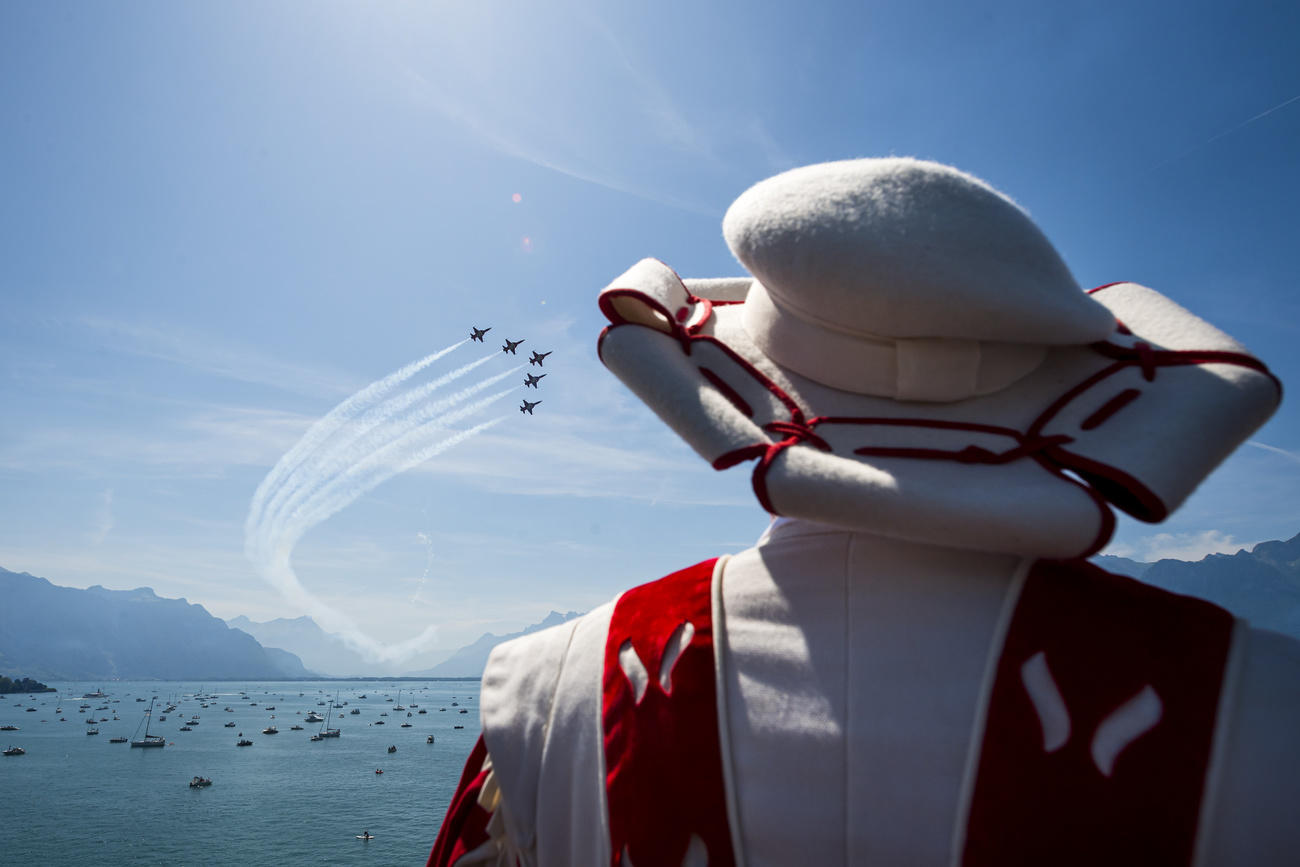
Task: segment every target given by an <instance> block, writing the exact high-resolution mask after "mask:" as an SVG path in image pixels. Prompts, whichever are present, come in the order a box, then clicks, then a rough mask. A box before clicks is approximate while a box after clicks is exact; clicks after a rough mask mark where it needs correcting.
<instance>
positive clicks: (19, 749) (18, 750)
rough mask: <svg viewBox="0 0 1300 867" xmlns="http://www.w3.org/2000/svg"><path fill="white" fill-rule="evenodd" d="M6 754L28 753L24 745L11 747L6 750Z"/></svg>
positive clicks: (23, 754)
mask: <svg viewBox="0 0 1300 867" xmlns="http://www.w3.org/2000/svg"><path fill="white" fill-rule="evenodd" d="M5 755H6V756H25V755H27V750H25V749H23V748H22V747H10V748H9V749H7V750H5Z"/></svg>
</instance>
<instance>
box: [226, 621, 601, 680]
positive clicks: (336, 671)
mask: <svg viewBox="0 0 1300 867" xmlns="http://www.w3.org/2000/svg"><path fill="white" fill-rule="evenodd" d="M577 616H578V613H577V612H575V611H570V612H569V613H568V614H561V613H560V612H558V611H552V612H551V613H549V614H547V615H546V617H545V618H544V619H543V620H542V621H541V622H540V623H534V624H533V625H531V626H527V627H524V629H522V630H520V631H519V632H511V633H509V634H507V635H495V634H493V633H491V632H485V633H483V635H481V636H479V638H478V640H477V641H475V642H474V643H473V644H469V645H466V646H465V647H462V648H460V649H458V650H455V651H446V650H444V651H435V652H431V653H430V656H432V657H433V659H432V660H430V661H429V662H432V663H433V664H432V665H429V663H426V667H425V668H422V669H420V670H418V671H411V670H410V668H409V663H408V664H407V666H405V667H394V666H392V665H391V664H390V665H384V664H382V663H374V662H371V661H369V660H367V659H366V658H365V657H363V656H361V655H360V654H359V653H357V652H356V651H354V650H352V649H351V648H349V647H348V646H347V644H346V643H345V642H344V641H343V639H342V638H340V637H339V636H337V635H335V634H333V633H331V632H326V631H325V630H324V629H321V628H320V626H319V625H318V624H317V623H316V621H314V620H312V619H311V618H310V617H306V616H304V617H295V618H292V619H289V618H284V617H281V618H278V619H276V620H267V621H264V622H261V623H259V622H257V621H255V620H249V619H248V618H247V617H243V616H240V617H235V618H232V619H230V620H227V621H226V622H227V623H228V624H229V625H230V626H231V627H232V628H235V629H240V630H243V631H244V632H247V633H248V634H249V635H252V636H253V637H254V638H256V639H257V640H258V641H260V642H262V643H263V644H274V645H275V646H277V647H283V648H285V649H287V650H290V651H292V652H293V653H295V654H297V655H298V656H300V657H302V658H303V659H304V660H306V661H307V664H308V665H309V666H310V667H311V668H312V670H313V671H318V672H320V673H321V674H324V675H327V676H330V677H357V676H363V677H375V676H378V677H396V676H402V677H479V676H481V675H482V674H483V667H484V666H485V665H487V658H488V654H489V653H491V652H492V648H494V647H496V646H497V645H498V644H500V643H501V642H503V641H509V640H510V639H512V638H518V637H519V636H521V635H527V634H529V633H531V632H536V631H538V630H539V629H546V628H547V627H550V626H555V625H557V624H560V623H564V622H565V621H568V620H572V619H573V618H575V617H577ZM439 657H441V659H439Z"/></svg>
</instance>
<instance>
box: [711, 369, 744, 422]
mask: <svg viewBox="0 0 1300 867" xmlns="http://www.w3.org/2000/svg"><path fill="white" fill-rule="evenodd" d="M700 373H701V375H703V376H704V378H705V379H707V380H708V381H709V384H710V385H712V386H713V387H714V388H716V389H717V390H718V392H719V393H720V394H721V395H722V396H723V397H725V398H726V399H727V400H729V401H731V405H732V406H734V407H735V408H736V409H738V410H740V411H741V412H742V413H744V414H745V416H746V418H753V417H754V408H753V407H751V406H750V405H749V403H748V402H747V401H746V400H745V399H744V398H743V397H741V396H740V392H738V391H736V390H735V389H734V388H732V387H731V386H730V385H728V384H727V382H726V380H724V379H723V378H722V377H720V376H718V375H717V374H716V373H714V372H713V371H712V370H709V369H708V368H707V367H701V368H700Z"/></svg>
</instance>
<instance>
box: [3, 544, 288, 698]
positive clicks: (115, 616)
mask: <svg viewBox="0 0 1300 867" xmlns="http://www.w3.org/2000/svg"><path fill="white" fill-rule="evenodd" d="M0 600H3V603H2V604H0V674H6V675H15V676H25V677H35V678H39V679H41V680H109V679H113V678H117V679H121V680H185V679H196V680H229V679H247V680H282V679H283V680H291V679H298V678H303V677H310V676H311V672H309V671H308V670H307V669H306V668H305V667H304V666H303V664H302V660H301V659H299V658H298V657H297V656H294V655H293V654H292V653H289V652H287V651H284V650H279V649H277V648H268V647H263V646H262V645H261V644H258V643H257V641H256V639H254V638H253V636H251V635H249V634H248V633H246V632H241V631H240V630H238V629H231V628H230V627H228V626H227V625H226V624H225V622H224V621H222V620H220V619H218V618H216V617H213V616H212V615H211V614H209V613H208V612H207V611H206V610H205V609H204V608H203V606H202V605H192V604H190V603H189V602H187V601H186V600H184V599H166V598H163V597H161V596H158V595H157V594H155V593H154V592H153V591H152V590H150V589H149V588H148V587H139V588H137V589H135V590H107V589H105V588H103V587H100V586H98V585H96V586H94V587H89V588H87V589H85V590H77V589H74V588H72V587H59V586H56V585H54V584H51V583H50V582H49V581H47V580H45V579H44V578H37V577H36V576H34V575H29V574H27V573H26V572H10V571H8V570H7V569H0Z"/></svg>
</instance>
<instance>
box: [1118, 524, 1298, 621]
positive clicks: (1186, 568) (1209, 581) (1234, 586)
mask: <svg viewBox="0 0 1300 867" xmlns="http://www.w3.org/2000/svg"><path fill="white" fill-rule="evenodd" d="M1093 561H1094V562H1095V563H1097V565H1099V566H1101V567H1102V568H1103V569H1106V570H1108V571H1110V572H1117V573H1119V574H1122V575H1128V576H1130V577H1133V578H1137V579H1139V580H1141V581H1143V582H1145V583H1147V584H1152V585H1154V586H1156V587H1159V588H1161V589H1163V590H1169V591H1172V592H1174V593H1184V594H1187V595H1188V596H1199V597H1200V598H1202V599H1208V600H1209V601H1211V602H1213V603H1215V604H1216V605H1221V606H1223V607H1224V608H1226V609H1228V610H1229V611H1231V612H1232V613H1233V614H1235V615H1237V616H1238V617H1244V618H1245V619H1247V620H1249V621H1250V623H1251V625H1252V626H1257V627H1260V628H1262V629H1273V630H1276V631H1278V632H1283V633H1286V634H1287V635H1290V636H1293V637H1295V638H1300V534H1297V535H1295V536H1292V537H1291V538H1290V539H1288V540H1286V541H1285V542H1260V543H1259V544H1258V545H1256V546H1255V547H1254V548H1252V549H1251V550H1249V551H1247V550H1246V549H1244V548H1243V549H1241V550H1239V551H1238V552H1237V553H1235V554H1210V555H1208V556H1206V557H1203V558H1202V559H1200V560H1197V561H1195V562H1189V561H1186V560H1158V561H1156V562H1155V563H1141V562H1138V561H1136V560H1129V559H1127V558H1124V557H1113V556H1108V555H1107V556H1100V557H1094V558H1093Z"/></svg>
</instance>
